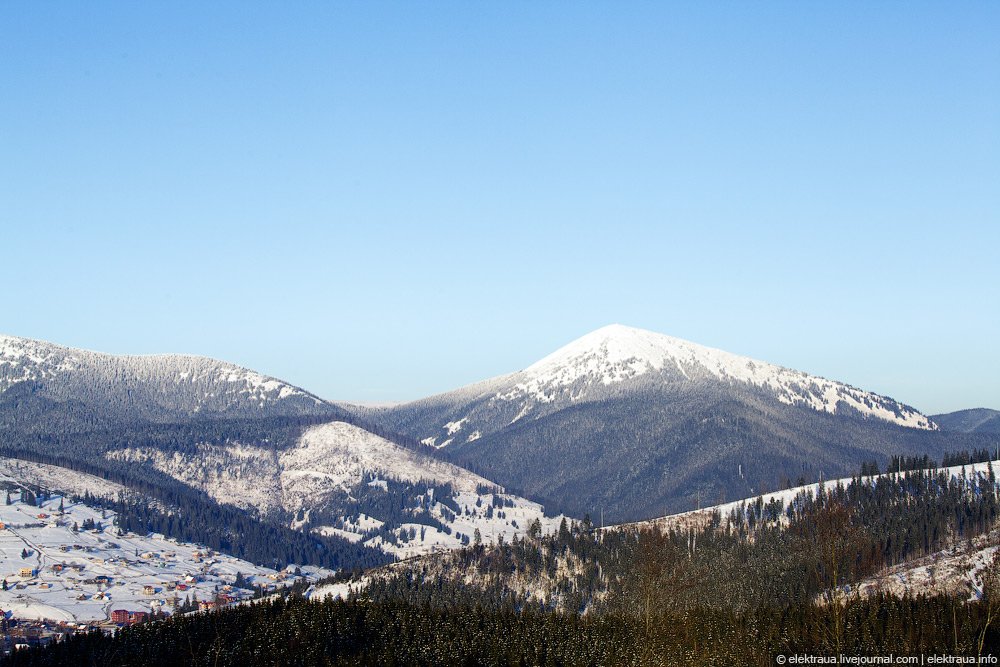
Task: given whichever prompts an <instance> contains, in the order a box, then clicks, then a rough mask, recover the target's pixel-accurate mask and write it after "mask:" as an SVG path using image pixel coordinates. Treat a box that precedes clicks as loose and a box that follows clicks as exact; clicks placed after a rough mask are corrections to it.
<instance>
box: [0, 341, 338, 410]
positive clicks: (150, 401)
mask: <svg viewBox="0 0 1000 667" xmlns="http://www.w3.org/2000/svg"><path fill="white" fill-rule="evenodd" d="M22 385H24V386H27V385H30V386H31V387H32V391H33V392H34V393H40V394H41V395H43V396H45V397H48V398H49V399H51V400H54V401H76V402H80V403H82V404H83V405H86V406H87V407H88V408H89V409H91V410H92V411H94V412H95V414H97V415H98V416H100V417H107V418H110V419H121V418H135V417H139V418H144V419H151V420H161V419H166V418H175V417H177V416H193V415H205V414H220V415H225V416H226V417H238V416H271V415H275V414H287V415H298V414H324V413H327V412H332V411H333V409H334V408H333V406H331V405H329V404H328V403H326V402H325V401H323V400H321V399H320V398H318V397H316V396H313V395H312V394H310V393H308V392H306V391H304V390H302V389H299V388H298V387H294V386H292V385H290V384H287V383H285V382H282V381H280V380H276V379H274V378H271V377H267V376H264V375H261V374H260V373H257V372H254V371H251V370H248V369H246V368H241V367H239V366H235V365H233V364H229V363H225V362H222V361H217V360H214V359H209V358H205V357H197V356H188V355H150V356H128V355H121V356H119V355H111V354H103V353H99V352H90V351H87V350H79V349H74V348H67V347H62V346H59V345H54V344H52V343H46V342H42V341H37V340H31V339H27V338H15V337H12V336H4V335H0V400H3V399H4V397H5V395H8V394H10V392H11V391H12V390H14V389H15V388H17V387H19V386H22Z"/></svg>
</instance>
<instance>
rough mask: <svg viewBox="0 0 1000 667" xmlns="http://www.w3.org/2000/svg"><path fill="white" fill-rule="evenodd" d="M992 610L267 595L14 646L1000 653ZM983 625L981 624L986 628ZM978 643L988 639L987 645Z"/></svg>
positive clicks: (221, 660) (687, 654) (91, 661)
mask: <svg viewBox="0 0 1000 667" xmlns="http://www.w3.org/2000/svg"><path fill="white" fill-rule="evenodd" d="M987 614H988V609H986V608H985V606H984V605H983V604H981V603H969V604H966V603H962V602H960V601H957V600H954V599H951V598H948V597H944V596H937V597H917V598H903V599H898V598H894V597H886V596H877V597H874V598H871V599H869V600H865V601H860V602H859V603H858V604H856V605H853V606H852V607H851V608H850V609H849V610H848V611H847V613H846V614H845V616H844V618H843V619H841V621H842V622H843V624H844V625H845V626H846V627H848V628H850V629H851V631H850V632H847V633H845V635H844V638H843V640H842V641H840V642H839V643H836V642H834V641H833V639H832V638H831V634H832V632H833V630H832V628H833V627H834V625H835V624H836V623H837V621H836V620H835V619H834V618H833V616H834V612H833V611H832V610H831V609H830V608H829V607H828V606H823V605H817V604H807V605H795V606H788V605H785V606H779V605H769V606H764V607H758V608H755V609H751V610H747V611H745V612H739V613H737V612H733V611H725V610H712V609H704V608H701V609H695V610H689V611H684V612H673V613H670V614H668V615H666V616H664V617H663V618H662V619H660V621H659V622H658V623H656V624H655V625H652V626H649V627H647V626H645V625H644V624H643V623H642V622H640V621H637V620H635V619H633V618H630V617H627V616H620V615H608V614H605V615H600V616H593V617H591V616H580V615H576V614H559V613H553V612H537V611H532V610H524V611H521V612H511V611H497V610H493V609H484V608H481V607H469V608H463V609H461V610H444V609H437V608H434V607H429V606H415V605H411V604H407V603H404V602H401V601H391V602H381V603H374V602H359V601H340V600H338V601H332V600H326V601H323V602H307V601H305V600H302V599H301V598H290V599H287V600H280V599H279V600H275V601H269V602H259V603H255V604H252V605H247V606H241V607H234V608H227V609H223V610H220V611H217V612H213V613H208V614H194V615H189V616H175V617H173V618H171V619H169V620H167V621H163V622H158V623H147V624H143V625H138V626H134V627H130V628H124V629H122V630H120V631H119V632H117V633H116V634H115V635H113V636H105V635H103V634H102V633H100V632H96V631H95V632H92V633H89V634H82V635H75V636H72V637H70V638H68V639H67V640H65V641H60V642H58V643H55V644H53V645H51V646H49V647H46V648H39V649H30V650H24V651H17V652H15V653H14V654H13V655H11V656H10V657H8V658H6V659H5V660H4V661H3V664H4V665H10V666H12V667H55V666H60V665H73V666H74V667H77V666H81V665H102V666H108V667H118V666H120V667H126V666H143V667H159V666H161V665H162V666H164V667H165V666H168V665H169V666H174V665H192V666H193V665H205V666H209V665H211V666H213V667H214V666H219V667H225V666H233V667H237V666H240V667H242V666H245V665H288V666H290V667H294V666H299V665H301V666H307V665H308V666H312V665H380V666H381V665H390V666H391V665H407V666H409V665H490V666H498V667H499V666H506V665H580V666H585V665H586V666H589V665H623V666H626V665H627V666H632V665H635V666H640V665H720V666H723V665H724V666H726V667H741V666H744V665H745V666H751V665H752V666H757V665H770V664H774V656H775V655H777V654H779V653H780V654H788V653H811V654H825V655H830V654H837V653H838V652H839V653H844V654H847V655H881V654H884V653H889V652H891V653H894V654H896V655H919V654H932V653H947V654H957V655H975V654H976V653H978V652H979V651H980V650H982V652H983V653H995V652H996V651H997V650H998V649H1000V634H998V633H997V631H996V629H995V628H992V627H987V626H986V625H985V624H986V621H987ZM984 629H985V630H986V631H985V633H984V632H983V630H984ZM980 639H982V648H981V649H980V646H979V643H980Z"/></svg>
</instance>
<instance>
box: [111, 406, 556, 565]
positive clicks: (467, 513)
mask: <svg viewBox="0 0 1000 667" xmlns="http://www.w3.org/2000/svg"><path fill="white" fill-rule="evenodd" d="M106 456H107V457H108V458H109V459H113V460H116V461H124V462H130V463H135V464H140V465H150V466H152V467H153V468H155V469H156V470H159V471H161V472H164V473H166V474H168V475H170V476H171V477H174V478H175V479H177V480H179V481H181V482H184V483H185V484H188V485H190V486H193V487H195V488H197V489H201V490H203V491H205V492H206V493H208V494H209V495H210V496H211V497H212V498H214V499H215V500H217V501H218V502H222V503H227V504H231V505H236V506H237V507H242V508H245V509H251V510H256V511H259V512H260V513H261V514H265V515H266V514H270V515H278V516H280V515H281V513H286V514H288V515H299V516H301V517H302V518H301V519H299V521H298V524H296V527H300V526H303V525H305V524H306V523H308V522H309V520H310V518H309V515H310V514H319V513H322V514H324V515H327V516H331V517H332V518H333V519H335V520H336V521H335V523H336V525H318V526H312V529H314V530H317V531H318V532H321V533H323V534H327V535H339V536H341V537H346V538H348V539H352V540H364V541H365V542H366V543H367V544H371V545H373V546H378V547H380V548H382V549H384V550H385V551H388V552H391V553H394V554H396V555H400V556H409V555H415V554H418V553H425V552H428V551H430V550H431V549H433V548H435V547H444V548H455V547H459V546H462V544H463V542H467V541H468V540H469V539H471V538H472V537H473V536H474V533H475V531H476V530H477V529H478V530H479V532H480V535H481V537H482V538H483V539H484V540H485V541H490V540H492V539H496V538H498V537H499V536H500V535H501V534H505V535H506V537H507V538H508V539H509V538H511V537H513V536H514V535H515V534H522V533H524V532H525V531H527V529H528V527H529V525H530V523H531V522H532V521H533V520H535V519H539V520H543V519H544V512H543V508H542V506H541V505H539V504H537V503H533V502H530V501H528V500H525V499H523V498H519V497H517V496H515V495H512V494H506V493H504V492H503V489H502V488H501V487H500V486H499V485H497V484H494V483H493V482H491V481H489V480H488V479H485V478H483V477H480V476H479V475H475V474H473V473H471V472H469V471H468V470H465V469H464V468H460V467H458V466H456V465H452V464H450V463H446V462H444V461H441V460H438V459H436V458H434V457H432V456H430V455H428V454H426V453H423V452H419V451H413V450H411V449H407V448H405V447H401V446H399V445H397V444H395V443H393V442H390V441H389V440H386V439H385V438H381V437H379V436H377V435H374V434H373V433H370V432H368V431H365V430H364V429H361V428H359V427H357V426H354V425H352V424H347V423H345V422H336V421H335V422H330V423H326V424H320V425H317V426H313V427H310V428H308V429H307V430H306V431H305V432H304V433H303V434H302V436H301V437H300V438H299V440H298V442H297V443H296V445H295V446H293V447H290V448H288V449H284V450H280V451H275V450H270V449H265V448H263V447H254V446H247V445H241V444H238V443H230V444H226V445H213V444H207V443H205V444H201V445H199V446H198V447H197V448H196V449H195V450H194V451H186V452H165V451H163V450H162V449H157V448H155V447H127V448H122V449H118V450H113V451H110V452H108V453H107V454H106ZM398 485H406V486H408V487H416V489H415V490H414V491H413V493H412V494H411V496H408V497H409V498H410V499H411V500H412V503H411V504H410V505H409V506H407V507H404V508H402V509H403V514H404V515H405V516H406V517H407V518H406V519H405V520H403V521H400V520H399V517H396V520H395V522H394V523H392V524H391V525H390V526H388V532H386V531H383V533H382V534H380V533H379V529H381V528H383V526H384V525H385V523H386V521H387V520H388V517H387V516H385V515H381V516H380V515H379V514H378V507H379V505H380V500H379V499H380V497H383V496H387V494H388V492H389V490H390V487H393V490H395V487H396V486H398ZM445 488H446V489H448V490H449V497H447V498H445V497H442V496H441V494H442V493H443V492H444V491H442V489H445ZM362 492H363V494H364V501H366V502H369V503H370V504H371V505H372V506H374V507H375V508H376V509H374V510H372V509H368V510H367V513H365V512H364V511H361V510H360V509H358V508H359V496H360V495H361V493H362ZM494 505H496V506H497V507H496V508H494ZM364 507H367V506H364V505H362V508H364ZM494 509H495V511H494ZM456 510H457V511H456ZM421 516H423V517H429V518H430V521H424V522H423V523H421V520H420V517H421ZM546 521H547V522H550V521H551V519H546ZM293 524H294V522H293ZM442 526H444V527H447V528H448V529H449V530H448V531H443V530H441V529H440V528H441V527H442ZM463 537H464V538H466V539H465V540H463ZM400 538H403V539H402V541H400Z"/></svg>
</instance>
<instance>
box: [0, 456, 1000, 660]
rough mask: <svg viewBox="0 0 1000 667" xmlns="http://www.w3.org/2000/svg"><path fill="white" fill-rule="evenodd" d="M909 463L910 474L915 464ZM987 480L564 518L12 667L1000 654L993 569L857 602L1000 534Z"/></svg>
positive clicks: (55, 650) (949, 478) (920, 481)
mask: <svg viewBox="0 0 1000 667" xmlns="http://www.w3.org/2000/svg"><path fill="white" fill-rule="evenodd" d="M911 463H912V462H911ZM997 520H998V496H997V484H996V478H995V476H994V474H993V471H992V469H988V470H987V471H986V472H985V473H983V474H972V473H970V474H960V475H949V474H946V473H944V472H940V471H937V470H934V469H927V470H924V469H916V470H913V471H911V472H909V473H906V474H891V475H886V476H881V477H878V478H875V479H862V478H857V479H855V480H854V481H853V482H852V483H851V484H848V485H847V486H846V487H845V486H833V487H829V488H825V487H820V489H819V492H818V493H816V494H815V495H812V494H800V495H799V496H798V497H796V498H795V499H794V500H793V501H792V502H790V503H788V504H787V505H784V504H782V503H769V504H765V503H763V502H762V501H748V502H746V503H743V504H741V505H739V506H738V507H737V508H736V509H735V510H733V511H732V512H731V514H730V515H729V516H727V517H723V516H721V515H720V514H719V513H717V512H716V513H715V514H713V515H710V517H709V518H708V520H707V521H706V522H704V523H703V524H702V525H699V526H694V525H687V526H684V527H680V528H678V527H676V526H669V525H660V526H656V525H651V524H646V525H642V526H638V527H631V528H618V529H613V530H606V531H601V530H597V529H595V528H594V526H593V525H592V524H591V523H590V521H589V520H586V519H585V520H584V521H582V522H564V523H563V524H562V525H561V526H560V528H559V530H558V531H557V532H556V533H554V534H553V535H549V536H544V535H541V534H540V533H539V532H538V531H537V530H531V531H529V534H528V536H526V537H524V538H517V539H515V540H513V541H510V542H505V543H504V542H501V543H500V544H498V545H495V546H485V545H483V544H475V545H471V546H469V547H467V548H465V549H463V550H461V551H458V552H455V553H453V554H448V555H440V556H437V557H431V558H424V559H416V560H413V561H409V562H404V563H396V564H393V565H388V566H384V567H382V568H380V569H378V570H374V571H369V572H368V573H367V574H366V576H365V578H364V580H358V581H356V582H355V583H356V586H355V588H354V590H353V591H352V592H351V593H350V594H349V596H348V599H346V600H338V601H333V600H331V599H329V598H327V599H325V600H314V601H309V600H306V599H304V598H303V597H301V595H299V593H298V592H296V593H293V594H289V595H288V596H287V597H286V598H285V599H278V600H272V601H264V602H258V603H255V604H252V605H248V606H242V607H237V608H229V609H224V610H221V611H218V612H214V613H209V614H194V615H186V616H177V617H175V618H173V619H170V620H168V621H165V622H159V623H153V624H145V625H139V626H134V627H130V628H125V629H122V630H120V631H119V632H117V633H116V634H115V635H114V636H104V635H101V634H100V633H93V634H89V635H77V636H74V637H71V638H69V639H68V640H66V641H64V642H60V643H57V644H55V645H52V646H50V647H48V648H45V649H37V650H36V649H33V650H30V651H19V652H15V653H14V654H13V655H12V656H11V657H10V658H8V661H7V663H6V664H10V665H70V664H72V665H175V664H186V665H257V664H259V665H279V664H280V665H328V664H332V665H393V664H395V665H437V664H462V665H465V664H468V665H770V664H775V663H774V658H775V656H776V655H778V654H786V655H787V654H792V653H800V654H801V653H806V654H822V655H839V654H844V655H864V656H871V655H882V654H887V653H893V654H895V655H929V654H945V655H961V656H976V655H988V654H992V653H995V652H996V651H997V650H1000V622H998V620H997V616H998V609H1000V558H995V559H994V560H993V561H992V563H990V564H989V565H988V566H987V567H986V569H985V570H984V571H983V572H981V573H980V574H979V580H980V582H981V588H980V590H979V591H978V592H976V593H975V594H974V595H969V591H967V590H966V591H964V594H961V595H954V594H953V595H943V594H935V595H916V596H914V595H907V596H903V597H898V596H893V595H889V594H887V593H885V592H881V591H877V590H876V591H873V592H869V593H866V594H862V593H861V592H860V591H861V589H860V588H859V587H858V586H857V585H856V584H857V583H858V582H859V581H861V580H863V579H864V578H865V577H868V576H870V575H872V574H874V573H877V572H879V571H880V570H882V569H883V568H885V567H887V566H891V565H895V564H898V563H903V562H906V561H908V560H910V559H913V558H916V557H920V556H924V555H927V554H931V553H934V552H937V551H940V550H943V549H948V548H953V547H955V546H957V545H960V544H963V543H968V542H969V541H970V540H972V539H974V538H975V539H984V538H987V539H994V536H995V534H994V533H993V530H994V528H995V527H996V524H997Z"/></svg>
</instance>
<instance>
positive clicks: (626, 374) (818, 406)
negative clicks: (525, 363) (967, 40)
mask: <svg viewBox="0 0 1000 667" xmlns="http://www.w3.org/2000/svg"><path fill="white" fill-rule="evenodd" d="M713 383H714V384H716V385H721V386H734V385H741V384H742V385H745V386H747V387H753V388H756V389H759V390H761V391H762V392H764V393H766V394H767V395H770V396H772V397H773V398H774V399H775V400H777V401H779V402H781V403H783V404H785V405H792V406H804V407H807V408H810V409H812V410H815V411H818V412H825V413H828V414H834V415H836V414H854V415H861V416H862V417H864V418H871V419H877V420H880V421H883V422H886V423H890V424H895V425H898V426H904V427H909V428H915V429H923V430H934V429H936V428H937V426H936V425H935V424H934V422H933V421H931V420H930V419H929V418H928V417H926V416H925V415H923V414H921V413H920V412H918V411H917V410H915V409H913V408H911V407H909V406H906V405H903V404H901V403H899V402H897V401H895V400H894V399H891V398H888V397H885V396H880V395H878V394H874V393H871V392H867V391H864V390H862V389H858V388H856V387H852V386H850V385H847V384H844V383H841V382H836V381H833V380H827V379H825V378H821V377H817V376H814V375H809V374H807V373H803V372H801V371H796V370H791V369H788V368H783V367H781V366H776V365H774V364H769V363H767V362H763V361H757V360H755V359H750V358H749V357H742V356H739V355H735V354H731V353H729V352H725V351H723V350H716V349H713V348H710V347H705V346H702V345H697V344H695V343H691V342H689V341H685V340H681V339H679V338H673V337H671V336H666V335H663V334H659V333H654V332H652V331H645V330H642V329H635V328H632V327H626V326H622V325H620V324H613V325H610V326H606V327H603V328H601V329H598V330H597V331H594V332H592V333H589V334H587V335H585V336H583V337H582V338H579V339H577V340H575V341H573V342H572V343H570V344H569V345H566V346H565V347H562V348H560V349H559V350H557V351H555V352H553V353H552V354H550V355H549V356H547V357H545V358H544V359H542V360H540V361H538V362H537V363H535V364H532V365H531V366H529V367H528V368H526V369H524V370H523V371H520V372H517V373H513V374H510V375H505V376H501V377H497V378H492V379H490V380H486V381H484V382H481V383H478V384H474V385H470V386H468V387H463V388H462V389H459V390H456V391H455V392H451V393H449V394H443V395H441V396H436V397H432V398H429V399H425V400H424V401H418V402H416V403H414V404H411V405H410V406H402V407H401V408H394V409H392V410H390V411H389V412H393V411H395V412H405V411H407V410H410V411H414V410H416V411H419V410H421V409H422V408H429V409H430V410H431V411H432V410H433V408H434V407H436V406H453V407H454V408H455V410H454V411H453V412H452V413H451V414H448V415H447V416H448V419H447V420H446V421H442V422H441V423H438V424H426V425H425V426H426V428H425V432H422V433H419V434H414V435H417V437H418V439H419V440H421V441H422V442H424V443H425V444H428V445H432V446H435V447H445V446H448V445H455V444H459V443H462V442H473V441H475V440H477V439H479V438H482V437H483V436H484V435H486V434H488V433H492V432H494V431H497V430H499V429H501V428H504V427H506V426H509V425H510V424H512V423H515V422H518V421H520V420H523V419H530V418H537V417H541V416H544V415H546V414H549V413H551V412H552V411H554V410H556V409H561V408H565V407H567V406H570V405H573V404H578V403H582V402H586V401H594V400H601V399H604V398H608V397H611V396H618V395H621V393H622V392H626V391H635V390H637V389H647V388H650V387H662V386H665V385H670V386H673V387H678V388H683V387H684V386H685V385H688V386H705V385H711V384H713ZM463 404H465V405H467V406H468V411H467V413H465V414H460V413H461V410H460V409H459V408H460V407H461V406H462V405H463ZM494 416H502V418H501V419H495V418H493V417H494Z"/></svg>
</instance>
